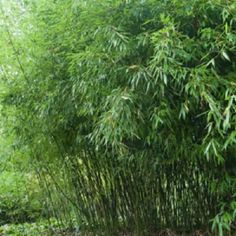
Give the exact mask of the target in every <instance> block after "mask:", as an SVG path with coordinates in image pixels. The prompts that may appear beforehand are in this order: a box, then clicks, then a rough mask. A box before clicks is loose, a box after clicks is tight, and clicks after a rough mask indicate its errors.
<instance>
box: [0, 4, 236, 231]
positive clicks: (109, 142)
mask: <svg viewBox="0 0 236 236" xmlns="http://www.w3.org/2000/svg"><path fill="white" fill-rule="evenodd" d="M3 2H4V1H3ZM24 7H25V9H27V14H26V13H24V14H23V15H24V16H25V17H23V18H22V21H21V24H20V27H21V31H22V33H21V35H20V36H19V37H14V35H12V33H11V37H13V39H14V41H16V43H17V44H16V45H17V47H18V48H19V49H21V50H22V52H21V53H20V54H19V55H18V56H17V57H16V55H15V54H16V51H15V50H16V49H15V47H16V46H14V47H13V45H12V43H10V44H7V48H8V50H9V51H8V55H7V56H6V55H5V54H1V72H0V73H1V77H2V81H1V84H3V86H4V88H5V91H4V93H2V94H1V100H2V104H3V106H4V107H5V110H6V111H8V117H9V119H12V117H13V118H14V120H15V122H14V123H8V126H9V127H11V128H13V129H14V130H15V134H16V136H17V139H19V140H21V145H22V146H24V145H26V146H27V147H28V148H29V149H30V150H32V153H34V155H32V162H35V163H36V164H35V166H36V169H37V168H39V167H40V168H39V169H40V170H41V172H42V173H43V175H45V180H44V181H49V182H50V187H49V186H48V185H47V184H46V183H45V184H46V185H45V186H47V188H48V189H49V193H51V192H53V196H54V197H52V199H51V200H50V201H51V202H52V204H53V202H54V205H52V208H53V209H54V210H55V209H57V207H56V206H57V205H58V202H65V203H66V204H64V206H65V208H59V209H57V210H56V211H57V212H58V213H55V214H57V216H58V218H61V219H63V220H65V219H66V218H67V219H68V218H70V217H76V219H77V221H78V224H80V225H81V226H82V227H85V228H86V227H87V226H88V228H89V230H90V231H91V230H94V231H96V232H97V231H98V232H100V233H101V234H102V233H105V234H107V235H111V233H113V234H115V233H117V232H119V231H127V232H129V231H130V232H136V233H137V234H140V235H145V234H149V233H151V232H156V231H159V230H162V229H163V228H172V229H175V230H177V231H186V232H190V231H193V230H196V229H198V228H208V227H209V224H210V220H211V219H213V218H214V217H215V216H216V218H215V220H213V226H214V227H213V229H214V230H218V232H223V231H224V230H230V227H231V226H232V225H233V224H234V222H235V174H236V172H235V163H236V161H235V158H236V156H235V155H236V152H235V147H234V146H235V136H236V131H235V110H236V108H235V101H236V99H235V92H236V87H235V85H236V82H235V62H234V61H235V56H236V54H235V45H236V28H235V27H236V22H235V7H236V6H235V3H234V1H227V2H225V1H221V0H217V1H211V0H209V1H201V0H197V1H196V0H195V1H193V0H190V1H188V3H187V4H185V3H184V4H183V2H182V1H176V0H171V1H153V0H145V1H141V0H140V1H119V0H117V1H107V0H102V1H101V0H100V1H90V0H89V1H72V0H70V1H68V0H67V1H63V0H60V1H43V0H42V1H36V2H34V1H32V3H25V5H24ZM3 12H4V8H3ZM3 22H5V24H7V23H6V22H7V20H6V19H5V21H3ZM11 27H12V28H14V24H13V25H12V26H11ZM9 32H12V31H9ZM9 32H5V35H6V37H2V39H1V42H0V43H1V44H3V43H5V44H6V40H10V38H9ZM7 34H8V35H7ZM7 38H8V39H7ZM4 40H5V41H4ZM11 41H12V40H10V42H11ZM23 45H24V46H23ZM18 48H17V49H18ZM17 61H18V62H20V63H18V65H17ZM8 65H11V67H10V68H9V66H8ZM19 65H20V66H19ZM22 68H23V70H22ZM3 71H4V73H3ZM24 78H27V80H24ZM6 122H7V121H6ZM6 124H7V123H6ZM42 181H43V178H42ZM56 196H57V197H56ZM55 202H57V204H56V203H55ZM56 211H54V212H56ZM72 215H73V216H72ZM226 216H227V217H226ZM216 225H217V226H216ZM217 227H218V228H217ZM219 234H220V233H219Z"/></svg>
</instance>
